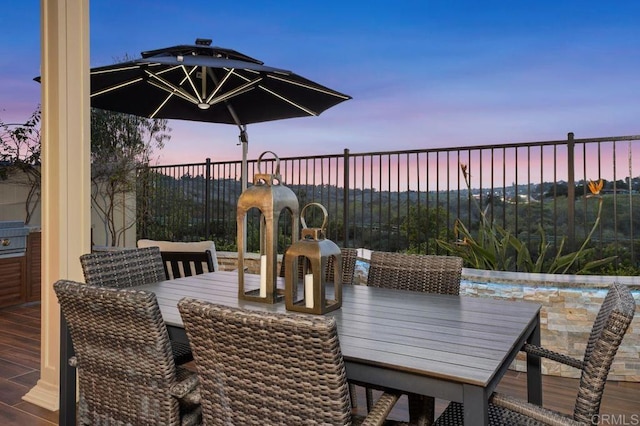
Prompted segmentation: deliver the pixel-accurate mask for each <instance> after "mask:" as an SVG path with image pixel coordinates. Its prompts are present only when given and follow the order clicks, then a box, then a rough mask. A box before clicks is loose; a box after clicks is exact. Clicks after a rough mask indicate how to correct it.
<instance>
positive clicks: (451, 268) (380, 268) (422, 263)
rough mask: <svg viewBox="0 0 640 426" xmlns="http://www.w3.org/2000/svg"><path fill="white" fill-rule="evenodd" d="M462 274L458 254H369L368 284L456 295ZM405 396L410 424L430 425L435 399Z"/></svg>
mask: <svg viewBox="0 0 640 426" xmlns="http://www.w3.org/2000/svg"><path fill="white" fill-rule="evenodd" d="M461 275H462V258H460V257H456V256H434V255H420V254H405V253H390V252H382V251H374V252H373V253H371V262H370V265H369V275H368V277H367V285H369V286H372V287H384V288H391V289H396V290H410V291H421V292H425V293H436V294H451V295H455V296H457V295H459V294H460V278H461ZM366 394H367V406H370V405H371V400H372V397H373V395H372V392H371V389H366ZM408 397H409V416H410V421H411V424H416V425H428V424H431V422H432V421H433V415H434V408H435V401H434V399H433V398H432V397H429V396H422V395H414V394H409V395H408Z"/></svg>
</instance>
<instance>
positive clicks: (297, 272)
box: [283, 203, 342, 314]
mask: <svg viewBox="0 0 640 426" xmlns="http://www.w3.org/2000/svg"><path fill="white" fill-rule="evenodd" d="M309 206H317V207H320V208H321V209H322V212H323V214H324V219H323V222H322V227H321V228H307V224H306V222H305V220H304V212H305V210H306V209H307V208H308V207H309ZM300 222H301V223H302V237H301V238H300V240H299V241H297V242H295V243H293V244H291V246H290V247H289V248H288V249H287V252H286V253H285V255H284V260H283V261H284V270H285V273H284V286H285V299H284V300H285V306H286V308H287V309H288V310H290V311H297V312H305V313H310V314H324V313H326V312H330V311H333V310H335V309H338V308H340V306H342V251H341V250H340V247H338V246H337V245H336V244H335V243H334V242H333V241H331V240H327V239H325V228H326V225H327V210H326V209H325V208H324V206H323V205H322V204H318V203H309V204H307V205H306V206H304V208H303V209H302V212H301V213H300ZM330 258H333V259H332V260H333V262H329V259H330ZM327 264H332V268H333V277H334V283H333V298H327V293H328V292H327V282H326V278H327V275H328V274H327ZM329 275H330V274H329ZM300 290H302V291H300ZM301 293H302V295H303V297H302V298H301V297H300V296H299V295H300V294H301Z"/></svg>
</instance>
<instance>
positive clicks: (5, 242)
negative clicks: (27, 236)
mask: <svg viewBox="0 0 640 426" xmlns="http://www.w3.org/2000/svg"><path fill="white" fill-rule="evenodd" d="M10 244H11V240H7V239H4V240H2V247H6V246H8V245H10Z"/></svg>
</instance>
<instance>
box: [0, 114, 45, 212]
mask: <svg viewBox="0 0 640 426" xmlns="http://www.w3.org/2000/svg"><path fill="white" fill-rule="evenodd" d="M40 116H41V112H40V105H38V106H37V107H36V110H35V111H34V112H33V114H31V117H30V118H29V119H28V120H27V121H26V122H25V123H24V124H20V125H17V126H16V127H13V126H14V125H12V124H7V123H4V122H2V121H0V180H6V179H8V178H9V176H11V175H14V174H16V173H24V176H25V177H26V179H27V183H26V184H27V185H28V186H29V191H28V193H27V199H26V201H25V220H24V222H25V223H26V224H28V223H29V222H30V221H31V218H32V216H33V212H34V211H35V210H36V208H37V207H38V204H40V176H41V174H40V155H41V149H40V147H41V145H40V126H39V125H40Z"/></svg>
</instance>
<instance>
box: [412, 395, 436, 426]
mask: <svg viewBox="0 0 640 426" xmlns="http://www.w3.org/2000/svg"><path fill="white" fill-rule="evenodd" d="M408 396H409V424H410V425H412V426H431V425H432V424H433V417H434V412H435V399H434V398H433V397H431V396H424V395H417V394H413V393H410V394H409V395H408Z"/></svg>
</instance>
